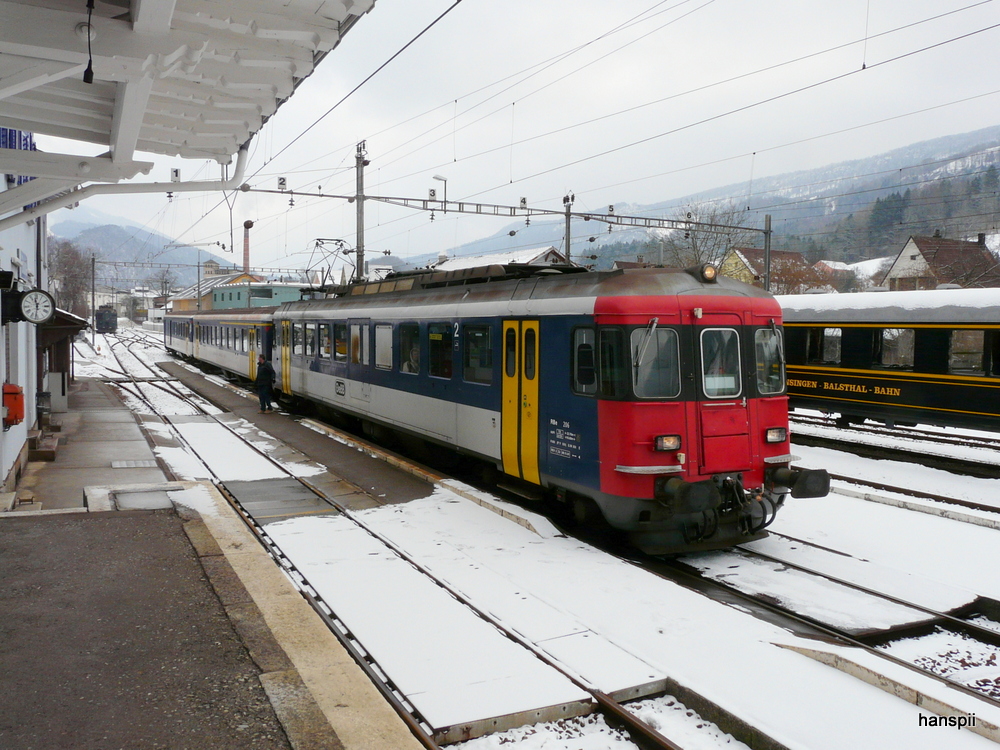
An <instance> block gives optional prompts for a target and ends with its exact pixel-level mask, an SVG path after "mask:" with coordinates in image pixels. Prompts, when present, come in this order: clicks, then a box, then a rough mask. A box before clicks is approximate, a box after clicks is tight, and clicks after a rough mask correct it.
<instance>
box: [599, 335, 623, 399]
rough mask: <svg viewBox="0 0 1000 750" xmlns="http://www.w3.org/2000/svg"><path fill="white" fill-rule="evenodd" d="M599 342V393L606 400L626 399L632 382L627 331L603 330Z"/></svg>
mask: <svg viewBox="0 0 1000 750" xmlns="http://www.w3.org/2000/svg"><path fill="white" fill-rule="evenodd" d="M599 341H600V346H599V349H598V360H597V361H598V368H599V371H600V377H599V380H598V383H599V385H598V389H599V392H600V394H601V395H602V396H605V397H606V398H625V397H626V396H628V393H629V391H628V387H629V380H630V376H629V367H628V357H627V355H626V352H625V331H623V330H621V329H620V328H602V329H601V331H600V339H599Z"/></svg>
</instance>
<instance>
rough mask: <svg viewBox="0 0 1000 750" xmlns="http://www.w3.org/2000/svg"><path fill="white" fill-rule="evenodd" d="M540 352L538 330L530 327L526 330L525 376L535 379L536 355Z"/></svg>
mask: <svg viewBox="0 0 1000 750" xmlns="http://www.w3.org/2000/svg"><path fill="white" fill-rule="evenodd" d="M537 354H538V339H537V332H536V331H535V329H534V328H529V329H528V330H527V331H525V332H524V377H526V378H527V379H528V380H534V379H535V367H536V365H537V361H536V357H537Z"/></svg>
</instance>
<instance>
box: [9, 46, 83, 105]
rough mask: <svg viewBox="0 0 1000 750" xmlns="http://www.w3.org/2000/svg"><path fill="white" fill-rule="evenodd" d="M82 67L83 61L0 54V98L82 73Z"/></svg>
mask: <svg viewBox="0 0 1000 750" xmlns="http://www.w3.org/2000/svg"><path fill="white" fill-rule="evenodd" d="M84 67H85V66H84V64H83V63H71V62H62V61H58V60H42V59H39V58H37V57H25V56H23V55H0V100H3V99H6V98H7V97H9V96H14V95H15V94H20V93H21V92H22V91H30V90H31V89H34V88H38V87H39V86H44V85H45V84H47V83H52V82H54V81H58V80H60V79H62V78H68V77H69V76H72V75H82V73H83V69H84Z"/></svg>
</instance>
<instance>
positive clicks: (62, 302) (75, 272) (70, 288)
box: [49, 240, 91, 318]
mask: <svg viewBox="0 0 1000 750" xmlns="http://www.w3.org/2000/svg"><path fill="white" fill-rule="evenodd" d="M49 258H50V260H51V265H50V276H51V278H52V279H53V280H54V281H55V282H56V284H55V285H54V287H55V288H54V291H55V296H56V305H57V306H58V307H59V308H60V309H62V310H68V311H69V312H71V313H72V314H73V315H77V316H79V317H81V318H85V317H87V315H89V313H90V304H89V303H90V284H91V270H90V261H89V260H88V259H87V258H86V257H85V256H84V255H83V253H82V252H80V248H79V247H77V246H76V245H75V244H74V243H72V242H70V241H69V240H58V241H56V242H53V243H51V244H50V245H49Z"/></svg>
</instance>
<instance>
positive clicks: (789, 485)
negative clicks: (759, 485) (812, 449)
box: [765, 466, 830, 497]
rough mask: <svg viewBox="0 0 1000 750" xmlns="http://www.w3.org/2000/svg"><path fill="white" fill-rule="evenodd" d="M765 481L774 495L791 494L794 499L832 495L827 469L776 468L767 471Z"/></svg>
mask: <svg viewBox="0 0 1000 750" xmlns="http://www.w3.org/2000/svg"><path fill="white" fill-rule="evenodd" d="M765 481H766V484H767V489H768V491H769V493H770V494H772V495H785V494H788V493H791V495H792V497H825V496H826V495H828V494H829V493H830V474H829V472H827V470H826V469H793V468H791V467H789V466H775V467H773V468H770V469H768V470H767V474H766V476H765Z"/></svg>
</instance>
